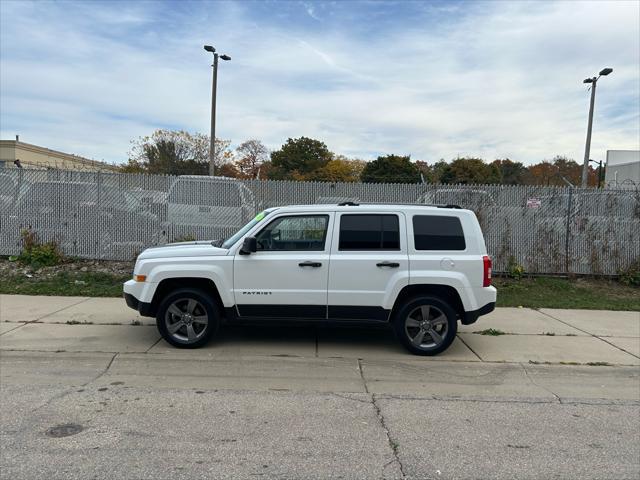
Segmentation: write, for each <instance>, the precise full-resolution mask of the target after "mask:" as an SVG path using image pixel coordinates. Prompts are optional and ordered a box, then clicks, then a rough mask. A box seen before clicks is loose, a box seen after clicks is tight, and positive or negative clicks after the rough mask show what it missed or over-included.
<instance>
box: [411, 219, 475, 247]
mask: <svg viewBox="0 0 640 480" xmlns="http://www.w3.org/2000/svg"><path fill="white" fill-rule="evenodd" d="M413 240H414V242H415V246H416V250H464V249H465V248H466V245H465V241H464V233H463V231H462V225H461V224H460V219H459V218H458V217H441V216H439V215H438V216H436V215H416V216H415V217H413Z"/></svg>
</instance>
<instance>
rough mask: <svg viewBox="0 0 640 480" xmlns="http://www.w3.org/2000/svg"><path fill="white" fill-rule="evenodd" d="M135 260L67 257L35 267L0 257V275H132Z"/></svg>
mask: <svg viewBox="0 0 640 480" xmlns="http://www.w3.org/2000/svg"><path fill="white" fill-rule="evenodd" d="M134 264H135V262H133V261H131V262H117V261H99V260H82V259H65V261H64V263H61V264H60V265H54V266H52V267H42V268H38V269H34V268H32V267H30V266H28V265H22V264H21V263H19V262H15V261H14V262H12V261H10V260H9V259H8V258H6V257H5V258H0V277H2V276H5V275H11V274H13V275H15V274H23V275H25V276H29V275H31V278H49V277H54V276H56V275H58V274H59V273H62V272H92V273H109V274H113V275H117V276H122V275H130V274H131V272H132V271H133V266H134Z"/></svg>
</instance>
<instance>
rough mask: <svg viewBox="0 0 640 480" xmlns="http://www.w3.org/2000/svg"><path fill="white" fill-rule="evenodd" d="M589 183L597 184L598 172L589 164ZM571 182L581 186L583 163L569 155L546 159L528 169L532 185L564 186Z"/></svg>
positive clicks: (590, 184) (528, 177) (528, 178)
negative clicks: (570, 157)
mask: <svg viewBox="0 0 640 480" xmlns="http://www.w3.org/2000/svg"><path fill="white" fill-rule="evenodd" d="M587 180H588V185H589V186H597V184H598V174H597V171H596V170H595V169H593V168H592V167H591V166H589V172H588V177H587ZM567 182H568V183H570V184H571V185H573V186H579V185H580V183H581V182H582V165H580V164H579V163H577V162H576V161H574V160H571V159H569V158H567V157H563V156H556V157H554V158H553V160H551V161H548V160H544V161H542V162H540V163H537V164H535V165H531V166H530V167H529V168H528V169H527V183H529V184H531V185H556V186H564V185H568V183H567Z"/></svg>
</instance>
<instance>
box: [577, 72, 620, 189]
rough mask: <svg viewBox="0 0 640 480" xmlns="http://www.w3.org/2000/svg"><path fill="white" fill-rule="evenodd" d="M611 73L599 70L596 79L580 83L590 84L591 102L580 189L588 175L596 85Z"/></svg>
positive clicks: (584, 184)
mask: <svg viewBox="0 0 640 480" xmlns="http://www.w3.org/2000/svg"><path fill="white" fill-rule="evenodd" d="M611 72H613V68H603V69H602V70H600V74H599V76H598V77H592V78H586V79H584V80H583V82H582V83H590V84H591V102H590V103H589V123H588V125H587V141H586V143H585V146H584V163H583V164H582V188H586V187H587V178H588V175H589V156H590V155H591V131H592V129H593V107H594V105H595V102H596V85H597V84H598V80H599V79H600V77H602V76H605V75H609V74H610V73H611Z"/></svg>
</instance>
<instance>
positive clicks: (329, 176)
mask: <svg viewBox="0 0 640 480" xmlns="http://www.w3.org/2000/svg"><path fill="white" fill-rule="evenodd" d="M365 166H366V162H365V161H364V160H350V159H348V158H346V157H344V156H342V155H338V156H336V157H335V158H333V159H332V160H329V162H328V163H327V164H326V165H325V166H324V167H322V168H320V169H319V170H316V172H315V173H314V174H313V180H318V181H321V182H357V181H358V180H360V174H361V173H362V170H363V169H364V167H365Z"/></svg>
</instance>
